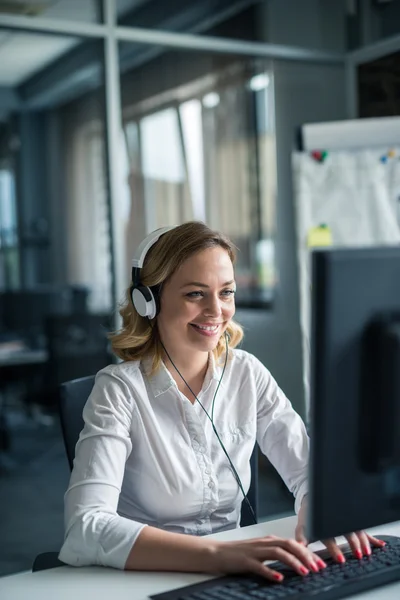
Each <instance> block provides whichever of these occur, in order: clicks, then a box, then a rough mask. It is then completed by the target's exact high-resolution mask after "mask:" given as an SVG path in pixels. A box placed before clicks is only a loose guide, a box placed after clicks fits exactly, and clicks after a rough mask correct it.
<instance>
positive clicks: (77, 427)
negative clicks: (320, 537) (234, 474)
mask: <svg viewBox="0 0 400 600" xmlns="http://www.w3.org/2000/svg"><path fill="white" fill-rule="evenodd" d="M94 379H95V376H94V375H90V376H89V377H82V378H81V379H74V380H72V381H67V382H66V383H63V384H61V386H60V396H59V411H60V421H61V430H62V433H63V439H64V445H65V450H66V453H67V459H68V464H69V467H70V469H71V470H72V466H73V462H74V456H75V447H76V444H77V442H78V439H79V434H80V432H81V431H82V428H83V417H82V412H83V408H84V406H85V403H86V400H87V399H88V397H89V395H90V392H91V391H92V388H93V385H94ZM250 465H251V484H250V488H249V491H248V494H247V498H248V500H249V502H250V504H251V506H252V507H253V511H254V514H255V515H256V518H257V513H258V446H257V445H256V446H255V447H254V450H253V454H252V455H251V459H250ZM240 525H241V527H246V526H247V525H254V519H253V516H252V515H251V512H250V510H249V508H248V506H247V504H246V502H243V504H242V512H241V519H240ZM63 565H64V563H62V562H61V561H60V560H58V558H57V553H56V552H46V553H43V554H39V555H38V556H37V557H36V558H35V561H34V563H33V566H32V571H33V572H35V571H41V570H43V569H51V568H53V567H60V566H63Z"/></svg>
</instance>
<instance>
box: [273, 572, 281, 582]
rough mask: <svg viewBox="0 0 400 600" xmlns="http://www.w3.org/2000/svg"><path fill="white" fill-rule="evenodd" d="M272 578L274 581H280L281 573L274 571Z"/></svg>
mask: <svg viewBox="0 0 400 600" xmlns="http://www.w3.org/2000/svg"><path fill="white" fill-rule="evenodd" d="M274 579H276V581H282V579H283V575H281V574H280V573H274Z"/></svg>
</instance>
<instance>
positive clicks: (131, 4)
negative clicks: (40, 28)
mask: <svg viewBox="0 0 400 600" xmlns="http://www.w3.org/2000/svg"><path fill="white" fill-rule="evenodd" d="M148 1H149V0H117V11H118V15H119V17H121V16H122V15H123V14H124V13H126V12H127V11H128V10H129V11H130V10H133V9H136V8H139V7H140V6H142V5H144V4H145V3H147V2H148ZM96 6H97V2H96V0H0V23H1V14H8V15H10V14H14V15H25V16H32V18H35V17H42V18H46V19H56V20H63V21H67V20H68V21H78V22H80V23H95V22H98V15H97V9H96ZM81 41H82V40H81V39H79V38H75V37H70V36H59V35H40V34H36V33H19V32H17V33H16V32H14V31H6V30H4V29H2V30H0V86H4V87H14V86H18V85H19V84H21V83H22V82H23V81H25V80H26V79H27V78H29V77H31V76H32V75H34V74H35V73H37V72H38V71H40V70H42V69H43V68H44V67H46V66H47V65H49V64H51V63H52V62H53V61H55V60H56V59H57V58H59V57H60V56H62V55H63V54H65V53H66V52H67V51H68V50H70V49H71V48H73V47H74V46H76V45H77V44H79V43H80V42H81Z"/></svg>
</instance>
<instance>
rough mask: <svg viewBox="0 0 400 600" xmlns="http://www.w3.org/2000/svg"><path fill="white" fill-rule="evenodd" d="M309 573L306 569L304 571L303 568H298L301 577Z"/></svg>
mask: <svg viewBox="0 0 400 600" xmlns="http://www.w3.org/2000/svg"><path fill="white" fill-rule="evenodd" d="M309 572H310V571H309V570H308V569H306V568H305V567H300V573H303V575H308V573H309Z"/></svg>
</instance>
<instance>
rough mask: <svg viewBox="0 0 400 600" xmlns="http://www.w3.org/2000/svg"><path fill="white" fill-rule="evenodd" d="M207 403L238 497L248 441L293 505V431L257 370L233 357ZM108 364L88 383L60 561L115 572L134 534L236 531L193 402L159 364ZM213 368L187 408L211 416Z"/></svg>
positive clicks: (246, 471)
mask: <svg viewBox="0 0 400 600" xmlns="http://www.w3.org/2000/svg"><path fill="white" fill-rule="evenodd" d="M231 354H232V357H231V358H230V359H229V360H228V362H227V366H226V370H225V373H224V375H223V378H222V382H221V385H220V387H219V390H218V393H217V396H216V399H215V406H214V414H213V421H214V424H215V427H216V430H217V432H218V434H219V436H220V438H221V440H222V442H223V444H224V446H225V448H226V450H227V452H228V454H229V456H230V459H231V460H232V462H233V464H234V465H235V468H236V471H237V473H238V475H239V477H240V479H241V482H242V485H243V488H244V490H245V492H247V491H248V488H249V485H250V464H249V460H250V456H251V453H252V450H253V447H254V444H255V441H256V440H257V442H258V444H259V446H260V448H261V451H262V452H263V453H264V454H265V455H266V456H267V457H268V459H269V460H270V461H271V463H272V464H273V465H274V466H275V467H276V469H277V470H278V472H279V473H280V475H281V476H282V478H283V480H284V481H285V483H286V485H287V486H288V488H289V489H290V490H291V492H292V493H293V494H294V496H295V498H296V502H295V509H296V511H298V509H299V507H300V504H301V501H302V498H303V496H304V494H305V493H306V492H307V462H308V451H309V440H308V436H307V433H306V429H305V426H304V424H303V421H302V420H301V418H300V417H299V415H298V414H297V413H296V412H295V411H294V410H293V408H292V406H291V404H290V402H289V400H288V399H287V398H286V396H285V395H284V393H283V392H282V391H281V390H280V389H279V387H278V386H277V384H276V382H275V380H274V379H273V377H272V376H271V374H270V373H269V371H268V370H267V369H266V368H265V367H264V366H263V365H262V364H261V363H260V361H259V360H258V359H257V358H255V357H254V356H253V355H252V354H249V353H247V352H245V351H243V350H233V351H232V353H231ZM149 367H150V362H149V361H141V362H139V361H136V362H125V363H121V364H117V365H110V366H108V367H106V368H105V369H103V370H102V371H100V372H99V373H98V374H97V376H96V381H95V385H94V388H93V391H92V393H91V394H90V397H89V399H88V401H87V403H86V406H85V408H84V412H83V417H84V421H85V425H84V428H83V430H82V432H81V434H80V437H79V441H78V444H77V446H76V454H75V460H74V468H73V471H72V474H71V479H70V484H69V487H68V490H67V492H66V495H65V540H64V544H63V546H62V548H61V551H60V554H59V558H60V560H62V561H64V562H65V563H68V564H70V565H74V566H82V565H90V564H91V565H105V566H110V567H115V568H119V569H123V568H124V566H125V563H126V560H127V558H128V555H129V553H130V551H131V549H132V546H133V544H134V543H135V540H136V539H137V537H138V535H139V533H140V531H141V530H142V528H143V527H144V526H145V525H146V524H148V525H152V526H154V527H159V528H162V529H165V530H167V531H174V532H179V533H187V534H193V535H205V534H209V533H215V532H217V531H223V530H225V529H233V528H235V527H238V526H239V522H240V510H241V503H242V500H243V495H242V492H241V491H240V488H239V486H238V484H237V482H236V480H235V477H234V475H233V473H232V470H231V468H230V466H229V463H228V460H227V458H226V456H225V454H224V452H223V450H222V448H221V446H220V444H219V442H218V439H217V436H216V435H215V433H214V431H213V429H212V425H211V422H210V420H209V419H208V417H207V416H206V414H205V413H204V411H203V409H202V408H201V406H200V404H199V403H198V402H195V403H194V404H192V403H191V402H190V401H189V400H188V398H186V396H185V395H184V394H182V393H181V392H180V391H179V390H178V387H177V385H176V383H175V381H174V379H173V378H172V376H171V375H170V373H169V371H168V370H167V369H166V367H165V366H164V365H163V366H162V368H161V369H160V370H159V371H158V372H157V373H156V374H155V375H153V376H151V377H149V376H148V375H147V373H148V372H149ZM222 368H223V367H222V365H217V364H215V362H214V360H213V358H212V355H210V360H209V367H208V370H207V374H206V377H205V380H204V384H203V388H202V390H201V392H200V394H199V395H198V398H199V401H200V402H201V403H202V405H203V406H204V408H205V409H206V410H207V412H208V413H209V414H210V416H211V411H212V399H213V396H214V394H215V391H216V389H217V386H218V384H219V381H220V378H221V374H222Z"/></svg>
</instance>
